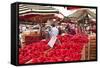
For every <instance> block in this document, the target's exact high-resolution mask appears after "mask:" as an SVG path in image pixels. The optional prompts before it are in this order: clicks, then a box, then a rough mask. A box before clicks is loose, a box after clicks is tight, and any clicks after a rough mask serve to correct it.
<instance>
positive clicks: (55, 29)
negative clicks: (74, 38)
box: [51, 27, 59, 36]
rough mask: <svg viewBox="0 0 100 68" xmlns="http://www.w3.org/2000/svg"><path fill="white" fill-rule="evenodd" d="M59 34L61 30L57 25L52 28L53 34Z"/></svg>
mask: <svg viewBox="0 0 100 68" xmlns="http://www.w3.org/2000/svg"><path fill="white" fill-rule="evenodd" d="M58 34H59V30H58V28H57V27H52V28H51V36H57V35H58Z"/></svg>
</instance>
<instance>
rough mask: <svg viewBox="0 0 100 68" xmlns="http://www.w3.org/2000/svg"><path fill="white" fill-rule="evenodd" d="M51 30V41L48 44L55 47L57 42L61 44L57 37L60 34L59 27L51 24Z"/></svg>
mask: <svg viewBox="0 0 100 68" xmlns="http://www.w3.org/2000/svg"><path fill="white" fill-rule="evenodd" d="M51 26H52V28H51V31H50V41H49V42H48V45H49V46H50V47H53V46H54V44H55V43H57V44H60V41H59V40H58V39H57V36H58V34H59V30H58V28H57V27H56V26H55V24H52V25H51Z"/></svg>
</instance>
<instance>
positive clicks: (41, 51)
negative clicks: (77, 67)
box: [19, 34, 89, 64]
mask: <svg viewBox="0 0 100 68" xmlns="http://www.w3.org/2000/svg"><path fill="white" fill-rule="evenodd" d="M58 39H59V40H60V42H61V45H59V44H57V43H55V44H54V47H53V48H50V47H49V46H48V45H47V43H48V42H49V40H41V41H39V42H34V43H31V44H28V45H25V47H23V48H19V64H26V63H27V62H28V61H30V60H31V62H29V64H30V63H32V64H35V63H47V62H68V61H79V60H81V57H82V53H81V52H82V49H83V46H85V44H87V43H88V41H89V40H88V36H86V35H80V34H76V35H63V36H61V35H59V36H58Z"/></svg>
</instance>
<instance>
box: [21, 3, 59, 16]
mask: <svg viewBox="0 0 100 68" xmlns="http://www.w3.org/2000/svg"><path fill="white" fill-rule="evenodd" d="M55 13H59V11H58V10H56V9H54V8H52V7H51V6H40V5H28V4H20V5H19V15H27V14H44V15H45V14H55Z"/></svg>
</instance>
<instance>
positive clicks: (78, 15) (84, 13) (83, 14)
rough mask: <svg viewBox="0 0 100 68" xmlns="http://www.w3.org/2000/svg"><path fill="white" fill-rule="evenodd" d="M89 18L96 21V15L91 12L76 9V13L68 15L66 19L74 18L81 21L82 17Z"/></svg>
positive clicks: (84, 9) (85, 9)
mask: <svg viewBox="0 0 100 68" xmlns="http://www.w3.org/2000/svg"><path fill="white" fill-rule="evenodd" d="M87 15H88V16H89V17H90V18H93V19H96V14H95V13H94V12H92V11H90V10H89V9H87V8H81V9H78V10H77V11H76V12H74V13H73V14H70V15H69V16H68V18H75V19H77V20H81V19H83V18H84V17H86V16H87Z"/></svg>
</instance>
